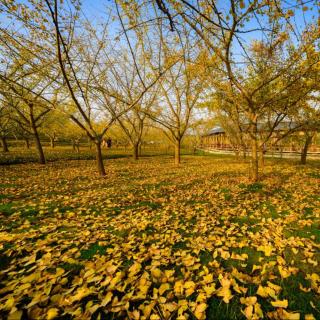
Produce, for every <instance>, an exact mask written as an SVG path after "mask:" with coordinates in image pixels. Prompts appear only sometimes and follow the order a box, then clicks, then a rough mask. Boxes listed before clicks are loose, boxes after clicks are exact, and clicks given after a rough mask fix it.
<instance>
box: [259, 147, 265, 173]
mask: <svg viewBox="0 0 320 320" xmlns="http://www.w3.org/2000/svg"><path fill="white" fill-rule="evenodd" d="M264 154H265V152H264V150H263V149H260V163H259V166H260V168H261V170H262V172H263V169H264Z"/></svg>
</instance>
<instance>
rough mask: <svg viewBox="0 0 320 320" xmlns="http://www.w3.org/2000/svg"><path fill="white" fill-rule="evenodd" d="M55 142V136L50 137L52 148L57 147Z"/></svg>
mask: <svg viewBox="0 0 320 320" xmlns="http://www.w3.org/2000/svg"><path fill="white" fill-rule="evenodd" d="M54 142H55V141H54V138H51V137H50V146H51V148H52V149H53V148H54V147H55V143H54Z"/></svg>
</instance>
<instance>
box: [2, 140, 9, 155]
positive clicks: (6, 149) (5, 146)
mask: <svg viewBox="0 0 320 320" xmlns="http://www.w3.org/2000/svg"><path fill="white" fill-rule="evenodd" d="M1 144H2V151H3V152H9V148H8V143H7V138H6V137H1Z"/></svg>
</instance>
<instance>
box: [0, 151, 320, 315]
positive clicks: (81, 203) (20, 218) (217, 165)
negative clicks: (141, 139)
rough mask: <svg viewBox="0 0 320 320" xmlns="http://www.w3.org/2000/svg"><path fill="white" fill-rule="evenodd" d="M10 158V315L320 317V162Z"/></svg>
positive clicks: (6, 183)
mask: <svg viewBox="0 0 320 320" xmlns="http://www.w3.org/2000/svg"><path fill="white" fill-rule="evenodd" d="M106 168H107V177H106V178H99V177H97V176H96V173H95V165H94V162H93V161H91V160H80V161H56V162H52V163H49V164H48V165H46V166H40V165H38V164H19V165H12V166H4V167H1V168H0V170H1V194H0V198H1V203H2V204H1V205H0V212H1V229H0V255H1V256H0V314H1V315H2V317H3V318H4V319H6V318H8V319H20V318H21V319H54V318H57V319H262V318H263V317H264V318H270V319H309V320H310V319H319V318H320V302H319V300H320V299H319V298H320V287H319V285H320V277H319V258H320V250H319V249H320V244H319V242H320V229H319V221H320V220H319V217H320V170H319V168H320V166H319V163H313V165H309V166H306V167H302V166H298V165H296V164H294V163H293V162H292V161H291V162H290V163H289V162H285V161H283V162H280V163H278V164H277V165H275V163H274V160H268V162H267V166H266V170H265V171H266V174H265V177H264V180H263V181H262V182H261V183H255V184H251V183H250V182H249V181H248V179H247V178H246V176H247V165H246V164H243V163H239V162H236V161H235V160H234V159H232V158H223V159H221V158H215V157H208V156H207V157H202V156H187V157H185V158H184V160H183V164H182V165H181V166H180V167H176V166H174V165H173V164H172V158H169V157H165V156H162V157H160V156H158V157H146V158H143V159H141V160H139V161H138V162H134V161H131V160H129V159H127V158H121V159H113V160H108V161H107V162H106Z"/></svg>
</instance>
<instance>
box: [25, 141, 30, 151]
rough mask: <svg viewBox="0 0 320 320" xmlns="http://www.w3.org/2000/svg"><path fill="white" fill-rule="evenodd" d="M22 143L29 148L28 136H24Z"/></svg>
mask: <svg viewBox="0 0 320 320" xmlns="http://www.w3.org/2000/svg"><path fill="white" fill-rule="evenodd" d="M24 143H25V146H26V148H27V149H30V142H29V139H28V138H24Z"/></svg>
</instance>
